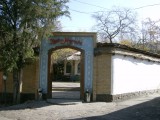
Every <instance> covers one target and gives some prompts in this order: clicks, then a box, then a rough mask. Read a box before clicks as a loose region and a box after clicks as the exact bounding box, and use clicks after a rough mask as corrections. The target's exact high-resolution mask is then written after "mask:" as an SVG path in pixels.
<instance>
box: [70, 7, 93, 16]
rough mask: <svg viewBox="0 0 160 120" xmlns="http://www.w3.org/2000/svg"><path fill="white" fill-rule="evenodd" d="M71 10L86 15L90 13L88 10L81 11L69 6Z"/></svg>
mask: <svg viewBox="0 0 160 120" xmlns="http://www.w3.org/2000/svg"><path fill="white" fill-rule="evenodd" d="M69 9H70V10H71V11H74V12H78V13H82V14H87V15H91V13H89V12H83V11H79V10H74V9H71V8H69Z"/></svg>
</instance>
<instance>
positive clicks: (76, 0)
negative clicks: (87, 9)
mask: <svg viewBox="0 0 160 120" xmlns="http://www.w3.org/2000/svg"><path fill="white" fill-rule="evenodd" d="M73 1H75V2H79V3H82V4H86V5H90V6H94V7H98V8H103V9H107V8H105V7H102V6H99V5H94V4H90V3H86V2H81V1H79V0H73Z"/></svg>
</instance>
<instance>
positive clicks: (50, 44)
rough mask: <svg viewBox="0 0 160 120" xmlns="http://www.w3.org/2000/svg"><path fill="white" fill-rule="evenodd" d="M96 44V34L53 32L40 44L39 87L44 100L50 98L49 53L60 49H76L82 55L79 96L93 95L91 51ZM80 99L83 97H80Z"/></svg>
mask: <svg viewBox="0 0 160 120" xmlns="http://www.w3.org/2000/svg"><path fill="white" fill-rule="evenodd" d="M95 43H96V33H85V32H82V33H81V32H76V33H75V32H55V33H53V34H52V35H51V36H50V37H49V38H48V39H44V40H42V42H41V49H40V81H39V87H40V88H41V89H42V93H43V97H44V98H51V92H50V91H51V87H50V86H49V85H51V83H49V82H50V80H48V79H49V77H48V76H49V75H48V74H49V73H48V71H49V70H48V69H49V68H48V64H49V56H50V52H51V51H52V50H54V49H58V48H60V47H62V48H65V47H69V48H74V49H78V50H80V51H81V52H82V54H83V66H84V69H83V70H84V72H83V73H82V74H83V77H84V80H83V82H84V85H83V86H84V87H82V88H83V90H82V92H81V94H84V92H85V91H89V92H90V93H91V94H92V93H93V85H92V84H93V50H94V47H95ZM81 96H82V98H83V96H84V95H81Z"/></svg>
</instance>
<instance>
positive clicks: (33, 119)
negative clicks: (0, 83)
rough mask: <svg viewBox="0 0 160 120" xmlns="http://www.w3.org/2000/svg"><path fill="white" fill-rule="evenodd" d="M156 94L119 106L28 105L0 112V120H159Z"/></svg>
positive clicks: (117, 104) (58, 103) (57, 101)
mask: <svg viewBox="0 0 160 120" xmlns="http://www.w3.org/2000/svg"><path fill="white" fill-rule="evenodd" d="M159 96H160V94H155V95H151V96H144V97H140V98H137V99H132V100H127V101H123V102H112V103H105V102H95V103H82V102H72V101H69V102H66V101H64V102H63V101H61V102H60V101H59V100H58V99H54V100H53V101H49V102H46V101H30V102H27V103H25V104H21V105H16V106H11V107H6V108H0V120H66V119H77V120H105V119H106V120H160V97H159Z"/></svg>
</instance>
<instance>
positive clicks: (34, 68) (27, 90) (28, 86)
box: [0, 60, 39, 102]
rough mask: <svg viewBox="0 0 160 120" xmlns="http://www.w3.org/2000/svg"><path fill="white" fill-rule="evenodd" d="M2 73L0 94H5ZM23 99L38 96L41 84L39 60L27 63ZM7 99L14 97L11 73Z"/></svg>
mask: <svg viewBox="0 0 160 120" xmlns="http://www.w3.org/2000/svg"><path fill="white" fill-rule="evenodd" d="M2 82H3V81H2V79H1V73H0V94H1V95H2V94H3V90H1V89H2V88H3V86H4V85H3V84H2ZM22 82H23V83H22V93H21V101H22V102H23V101H26V100H30V99H35V98H37V89H38V86H39V60H36V61H34V62H33V63H32V64H30V65H27V66H26V67H25V68H24V69H23V81H22ZM6 92H7V99H12V97H13V74H12V73H9V75H8V78H7V81H6Z"/></svg>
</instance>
